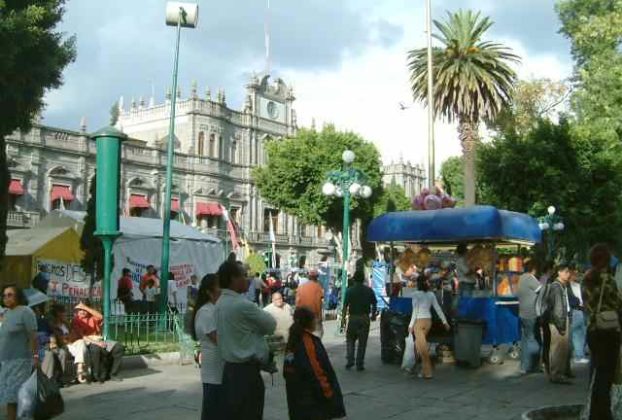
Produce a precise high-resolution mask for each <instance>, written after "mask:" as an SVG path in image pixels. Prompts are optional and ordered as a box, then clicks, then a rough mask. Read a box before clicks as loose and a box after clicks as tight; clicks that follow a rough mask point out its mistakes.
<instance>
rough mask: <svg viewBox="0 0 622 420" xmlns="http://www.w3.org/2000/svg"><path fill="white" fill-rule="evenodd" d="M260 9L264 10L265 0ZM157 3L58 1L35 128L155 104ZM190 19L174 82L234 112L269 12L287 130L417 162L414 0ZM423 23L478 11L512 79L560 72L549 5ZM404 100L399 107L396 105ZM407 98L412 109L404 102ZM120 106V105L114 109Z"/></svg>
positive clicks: (97, 119)
mask: <svg viewBox="0 0 622 420" xmlns="http://www.w3.org/2000/svg"><path fill="white" fill-rule="evenodd" d="M268 1H270V12H269V13H267V2H268ZM165 3H166V1H165V0H131V1H129V0H106V1H92V0H68V1H67V4H66V14H65V18H64V21H63V23H62V24H61V26H60V30H61V31H63V32H65V33H66V34H67V35H75V36H76V37H77V59H76V61H75V62H74V63H72V64H71V65H70V66H69V67H68V68H67V69H66V70H65V72H64V85H63V86H62V87H61V88H59V89H57V90H54V91H51V92H49V93H48V94H47V95H46V104H47V106H46V110H45V111H44V114H43V115H44V121H43V122H44V123H45V124H48V125H51V126H55V127H62V128H66V129H78V128H79V125H80V121H81V119H82V117H86V121H87V124H88V129H89V130H90V131H93V130H95V129H97V128H99V127H101V126H103V125H105V124H107V121H108V115H109V109H110V106H111V105H112V104H113V103H114V102H115V101H116V100H118V99H119V97H120V96H123V97H124V99H125V104H128V103H129V102H130V100H131V98H132V97H134V98H135V99H136V100H138V99H139V98H140V97H141V96H142V97H144V98H145V100H146V101H147V100H148V98H149V97H150V96H151V94H152V91H153V92H155V98H156V102H161V101H163V99H164V95H165V91H166V88H167V86H170V84H171V72H172V66H173V62H172V59H173V48H174V37H175V30H174V28H171V27H167V26H165V24H164V11H165ZM198 3H199V6H200V18H199V25H198V27H197V28H196V29H185V30H183V33H182V40H181V51H180V69H179V85H180V87H181V91H182V96H183V97H186V96H187V95H188V94H189V93H190V89H191V85H192V83H193V81H196V82H197V83H198V86H199V92H200V93H203V92H204V91H205V89H206V88H207V87H209V88H210V89H211V91H212V92H213V93H214V94H215V92H216V91H217V90H218V89H221V88H222V89H225V91H226V95H227V103H228V104H229V106H230V107H232V108H234V109H240V108H241V106H242V103H243V100H244V96H245V89H244V86H245V84H246V82H247V80H248V78H249V77H250V75H251V74H253V73H260V72H262V71H264V70H265V68H266V60H265V47H264V45H265V43H264V28H265V22H266V16H269V22H270V25H269V26H270V35H271V36H270V38H271V43H270V44H271V48H270V50H271V60H270V65H271V70H272V71H271V73H272V74H273V77H281V78H283V79H284V80H285V81H286V83H288V84H291V85H292V86H293V88H294V93H295V95H296V98H297V99H296V101H295V105H294V106H295V108H296V111H297V115H298V124H299V126H310V125H311V124H312V122H313V121H314V122H315V124H316V125H317V126H318V127H321V126H322V124H325V123H334V124H335V125H336V126H337V127H338V128H339V129H343V130H351V131H354V132H357V133H359V134H360V135H362V136H363V137H364V138H366V139H368V140H370V141H373V142H374V143H375V144H376V145H377V147H378V149H379V150H380V152H381V154H382V158H383V160H384V161H385V163H389V162H391V161H396V160H399V159H403V160H404V161H411V162H413V163H421V164H423V163H424V162H425V160H426V156H427V111H426V109H425V108H424V107H423V106H422V105H420V104H412V95H411V93H410V88H409V81H408V80H409V74H408V70H407V67H406V54H407V52H408V51H409V50H410V49H413V48H420V47H424V46H425V45H426V38H425V33H424V27H425V11H424V3H425V0H415V1H413V0H408V1H407V0H382V1H377V0H304V1H291V0H228V1H225V2H223V1H218V2H217V1H213V0H212V1H205V0H198ZM432 3H433V6H432V9H433V11H432V13H433V18H434V19H443V18H444V16H445V14H446V13H447V11H455V10H458V9H473V10H479V11H481V12H482V13H483V14H485V15H488V16H490V17H491V18H492V20H493V21H494V22H495V24H494V26H493V27H492V28H491V30H490V31H489V33H488V37H487V38H488V39H490V40H494V41H497V42H501V43H504V44H506V45H507V46H509V47H511V48H512V49H514V52H515V53H517V54H518V55H519V56H521V58H522V63H521V64H520V65H518V66H517V68H516V70H517V72H518V74H519V77H520V78H523V79H529V78H541V77H546V78H551V79H556V80H559V79H564V78H566V77H569V76H570V74H571V72H572V61H571V57H570V52H569V49H570V47H569V43H568V42H567V40H565V39H564V38H563V36H562V35H560V34H558V29H559V26H560V24H559V21H558V18H557V15H556V13H555V10H554V3H555V0H503V1H495V0H432ZM400 103H403V104H406V105H409V106H408V107H407V109H405V110H401V109H400V106H399V104H400ZM410 104H412V106H410ZM126 106H127V105H126ZM435 134H436V161H437V168H438V167H439V165H440V163H441V162H442V161H444V160H445V159H446V158H447V157H450V156H453V155H459V154H460V152H461V150H460V145H459V143H458V140H457V132H456V127H455V126H453V125H449V124H447V123H445V122H443V121H438V122H437V123H436V125H435Z"/></svg>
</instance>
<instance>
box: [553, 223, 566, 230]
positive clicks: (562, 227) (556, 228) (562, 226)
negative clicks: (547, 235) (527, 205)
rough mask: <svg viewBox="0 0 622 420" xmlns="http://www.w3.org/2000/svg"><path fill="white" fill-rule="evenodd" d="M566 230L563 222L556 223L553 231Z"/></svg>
mask: <svg viewBox="0 0 622 420" xmlns="http://www.w3.org/2000/svg"><path fill="white" fill-rule="evenodd" d="M564 228H565V226H564V224H563V223H562V222H559V223H555V224H554V225H553V230H556V231H560V230H564Z"/></svg>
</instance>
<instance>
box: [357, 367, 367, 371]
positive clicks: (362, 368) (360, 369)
mask: <svg viewBox="0 0 622 420" xmlns="http://www.w3.org/2000/svg"><path fill="white" fill-rule="evenodd" d="M356 370H357V371H359V372H362V371H364V370H365V366H357V367H356Z"/></svg>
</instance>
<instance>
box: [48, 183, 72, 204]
mask: <svg viewBox="0 0 622 420" xmlns="http://www.w3.org/2000/svg"><path fill="white" fill-rule="evenodd" d="M72 201H73V194H72V193H71V189H70V187H69V186H68V185H57V184H53V185H52V190H51V191H50V209H51V210H60V209H64V208H66V207H67V206H68V205H69V204H70V203H71V202H72Z"/></svg>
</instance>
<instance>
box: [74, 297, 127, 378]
mask: <svg viewBox="0 0 622 420" xmlns="http://www.w3.org/2000/svg"><path fill="white" fill-rule="evenodd" d="M74 310H75V312H76V314H75V316H74V318H73V321H72V323H71V331H72V333H73V334H75V338H76V339H83V340H84V342H85V343H86V344H87V345H88V349H89V354H90V357H91V369H92V371H93V380H95V381H99V382H102V383H103V382H105V381H106V379H107V378H108V375H110V379H111V380H112V381H117V382H120V381H121V378H119V371H120V370H121V359H122V358H123V353H124V350H123V346H122V345H121V344H119V343H117V342H116V341H112V340H104V339H103V337H102V335H101V332H102V324H103V322H104V317H103V315H102V314H101V313H100V312H99V311H97V310H95V309H93V308H91V307H89V306H88V305H86V304H84V303H82V302H81V303H79V304H78V305H76V307H75V308H74ZM108 358H110V359H112V363H111V367H110V371H109V372H108V369H107V367H108V364H107V359H108Z"/></svg>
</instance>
